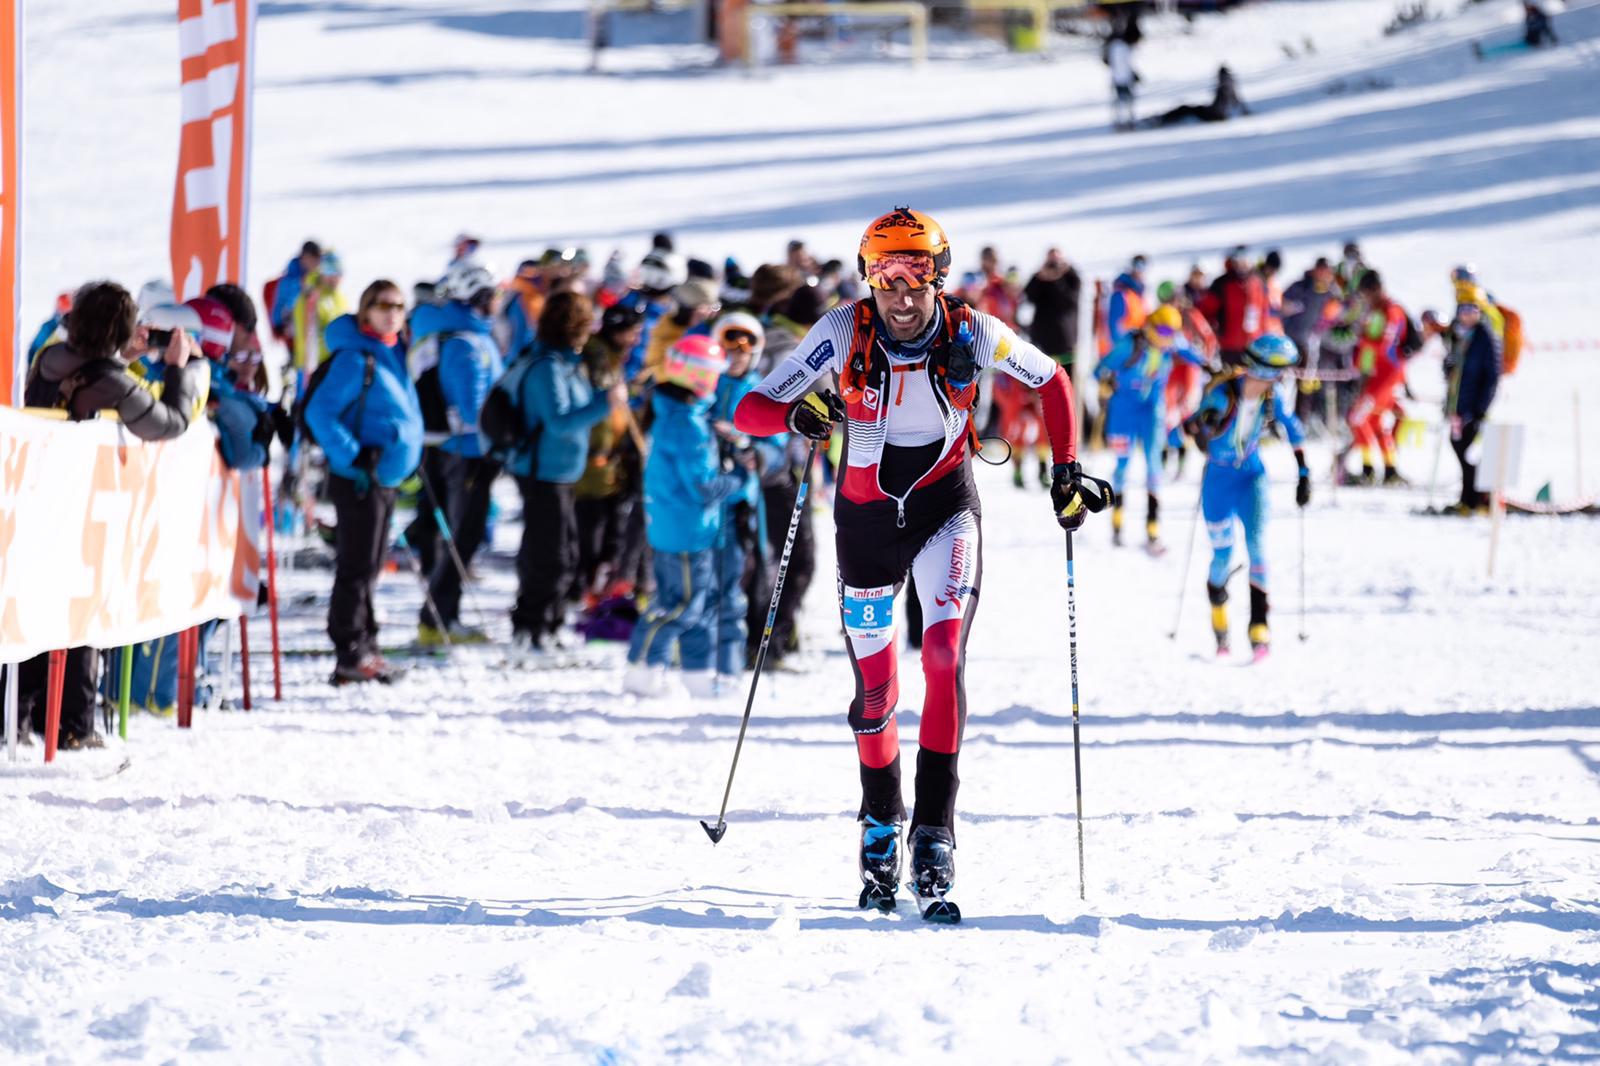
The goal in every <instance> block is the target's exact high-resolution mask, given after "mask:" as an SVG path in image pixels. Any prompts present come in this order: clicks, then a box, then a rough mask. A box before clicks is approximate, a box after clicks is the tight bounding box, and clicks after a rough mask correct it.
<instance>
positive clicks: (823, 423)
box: [785, 392, 844, 441]
mask: <svg viewBox="0 0 1600 1066" xmlns="http://www.w3.org/2000/svg"><path fill="white" fill-rule="evenodd" d="M843 419H844V401H843V400H841V399H839V397H837V396H835V395H834V394H833V393H831V392H813V393H810V394H809V395H806V396H803V397H801V398H800V399H799V400H796V401H795V402H794V403H792V404H790V405H789V416H788V418H786V419H785V421H786V422H788V424H789V428H790V429H792V430H793V431H794V432H796V433H798V434H800V435H801V436H802V437H807V438H809V439H811V440H815V441H826V440H827V439H828V438H829V437H831V436H833V424H834V423H835V422H839V421H842V420H843Z"/></svg>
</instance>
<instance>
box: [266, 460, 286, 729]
mask: <svg viewBox="0 0 1600 1066" xmlns="http://www.w3.org/2000/svg"><path fill="white" fill-rule="evenodd" d="M261 487H262V490H263V492H264V493H265V495H266V515H267V618H268V620H269V621H270V622H271V624H272V698H273V699H275V700H278V701H279V702H282V700H283V652H282V650H281V648H280V646H279V644H278V552H277V549H276V548H274V547H273V537H272V534H273V529H272V527H273V526H274V525H276V524H277V515H276V514H274V513H273V509H272V464H271V463H268V464H266V465H265V466H263V467H262V468H261Z"/></svg>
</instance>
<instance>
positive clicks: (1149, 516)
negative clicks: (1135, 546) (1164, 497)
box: [1144, 496, 1167, 559]
mask: <svg viewBox="0 0 1600 1066" xmlns="http://www.w3.org/2000/svg"><path fill="white" fill-rule="evenodd" d="M1144 550H1145V553H1146V554H1148V555H1150V556H1151V557H1152V558H1156V559H1159V558H1161V557H1162V556H1163V555H1165V554H1167V546H1166V545H1165V544H1163V543H1161V501H1160V500H1159V499H1157V498H1156V497H1154V496H1151V497H1150V501H1149V510H1147V511H1146V512H1145V519H1144Z"/></svg>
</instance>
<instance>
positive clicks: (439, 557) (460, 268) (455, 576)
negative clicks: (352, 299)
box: [407, 260, 505, 647]
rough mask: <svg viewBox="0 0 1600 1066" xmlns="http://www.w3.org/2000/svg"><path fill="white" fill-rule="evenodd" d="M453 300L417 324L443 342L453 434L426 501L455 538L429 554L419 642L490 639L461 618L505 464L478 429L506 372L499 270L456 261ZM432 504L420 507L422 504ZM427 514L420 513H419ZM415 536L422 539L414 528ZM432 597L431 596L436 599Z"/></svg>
mask: <svg viewBox="0 0 1600 1066" xmlns="http://www.w3.org/2000/svg"><path fill="white" fill-rule="evenodd" d="M441 288H442V290H443V295H444V296H445V297H446V301H445V303H443V304H441V305H438V306H423V307H419V308H417V311H416V315H415V316H414V317H413V318H412V329H413V330H414V331H415V332H416V333H417V334H418V335H423V334H431V335H433V336H435V337H436V338H437V346H438V359H439V362H438V372H437V373H438V386H439V389H438V394H439V396H440V399H441V401H442V405H443V408H444V411H443V419H444V427H445V428H444V432H446V433H448V434H449V436H448V437H447V438H446V439H445V440H444V441H443V442H442V443H440V444H439V445H438V446H437V447H435V448H430V449H428V450H429V452H431V453H432V455H431V456H430V458H429V459H427V460H425V461H424V462H423V465H422V481H423V483H422V489H423V502H424V503H425V504H426V505H427V508H428V509H430V510H435V511H436V514H437V515H440V516H442V517H443V518H444V521H445V522H446V523H447V525H446V528H444V529H442V530H440V529H437V523H436V522H430V523H428V524H427V527H426V528H427V530H430V531H434V532H436V533H439V534H442V535H443V536H444V537H446V538H447V539H448V540H450V541H453V543H454V545H455V549H456V550H455V552H454V553H452V552H451V551H450V550H449V549H450V545H449V544H446V545H444V547H443V549H442V550H439V549H437V548H436V550H434V551H433V552H431V553H430V554H431V556H432V557H431V559H429V566H430V575H429V578H428V591H429V594H430V595H429V599H425V600H424V601H423V605H422V617H421V619H420V621H419V622H418V625H417V643H419V644H421V645H423V646H424V647H434V646H438V645H442V644H446V643H449V644H482V643H484V642H485V641H486V640H488V636H487V634H485V633H484V632H483V631H482V630H479V629H474V628H471V627H468V626H464V625H462V624H461V585H462V569H463V568H465V567H467V566H470V565H472V557H473V556H474V555H476V554H477V551H478V549H479V548H480V547H482V545H483V540H484V533H485V530H486V529H487V528H488V521H489V500H490V493H491V490H492V489H493V488H494V480H495V478H496V477H498V476H499V474H500V464H499V463H498V462H496V461H495V460H494V459H491V458H489V457H487V456H485V455H484V450H483V444H482V441H481V439H480V438H479V436H478V412H479V411H480V410H481V409H482V408H483V401H484V400H485V399H486V398H487V397H488V395H489V389H490V388H491V387H492V386H493V385H494V383H495V382H496V381H497V380H498V379H499V378H500V375H501V374H503V373H504V372H505V361H504V360H503V359H502V358H501V356H500V346H499V345H498V344H496V343H495V340H494V334H493V328H494V316H495V312H496V311H497V310H498V304H499V301H500V293H499V289H498V288H497V286H496V284H495V279H494V273H493V271H491V270H490V269H489V268H488V267H485V266H483V265H481V264H479V263H476V262H474V261H472V260H465V261H463V262H462V263H458V264H456V265H454V266H452V267H451V268H450V272H449V273H447V274H446V275H445V277H444V280H443V282H442V283H441ZM423 510H424V508H422V507H419V508H418V511H419V512H421V511H423ZM419 517H420V514H419ZM407 539H408V540H411V541H412V542H413V544H414V543H415V539H414V538H412V537H410V535H409V534H408V537H407ZM430 600H431V602H430Z"/></svg>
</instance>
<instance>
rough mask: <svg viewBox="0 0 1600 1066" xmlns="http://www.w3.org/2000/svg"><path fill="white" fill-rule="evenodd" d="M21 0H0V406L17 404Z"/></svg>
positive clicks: (21, 365) (22, 366)
mask: <svg viewBox="0 0 1600 1066" xmlns="http://www.w3.org/2000/svg"><path fill="white" fill-rule="evenodd" d="M21 212H22V0H0V405H9V406H13V407H14V406H18V405H20V404H21V403H22V381H23V377H24V376H25V374H26V371H27V365H26V361H27V352H26V350H25V349H24V348H23V346H22V334H21V329H20V326H21V323H19V322H18V321H17V304H18V303H19V302H20V299H21V297H20V296H19V292H20V289H21V278H22V271H21V270H20V269H19V265H20V261H21V254H22V242H21V238H20V233H21V230H20V228H19V227H18V225H17V223H18V221H19V218H20V215H21Z"/></svg>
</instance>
